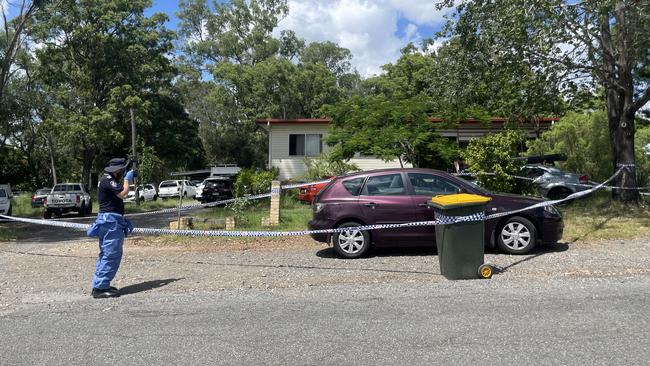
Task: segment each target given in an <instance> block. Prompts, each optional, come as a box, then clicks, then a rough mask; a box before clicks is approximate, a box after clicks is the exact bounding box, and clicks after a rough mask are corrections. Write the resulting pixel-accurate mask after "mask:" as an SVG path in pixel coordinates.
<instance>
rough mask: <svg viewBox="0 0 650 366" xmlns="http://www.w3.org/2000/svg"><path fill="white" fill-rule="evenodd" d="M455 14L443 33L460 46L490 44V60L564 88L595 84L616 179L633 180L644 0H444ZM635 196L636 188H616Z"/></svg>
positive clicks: (647, 34)
mask: <svg viewBox="0 0 650 366" xmlns="http://www.w3.org/2000/svg"><path fill="white" fill-rule="evenodd" d="M453 4H456V5H457V7H456V10H457V14H456V15H457V16H456V17H455V18H453V19H452V20H451V21H450V23H449V24H448V28H447V30H448V33H447V34H448V35H449V36H452V37H457V38H458V39H460V40H461V42H463V43H464V45H463V47H465V48H466V49H471V48H472V47H478V48H480V49H487V50H490V52H489V53H487V54H485V56H486V57H489V58H490V59H491V61H492V62H493V63H494V64H496V65H511V64H513V63H517V62H523V63H525V64H528V65H530V66H531V67H532V68H534V69H536V70H541V71H542V72H543V73H544V74H545V75H546V76H547V79H549V80H552V81H553V82H561V83H562V85H563V87H564V89H565V90H567V91H573V90H577V89H579V88H580V87H585V88H589V87H591V83H593V84H595V85H596V86H597V87H599V88H602V90H603V91H604V95H605V100H606V107H607V120H608V128H609V142H610V147H611V150H612V157H613V166H614V169H615V170H617V169H618V167H619V166H620V165H625V166H626V169H625V170H623V172H622V174H621V175H619V176H618V178H617V185H619V186H622V187H626V188H632V187H635V186H636V169H635V167H634V164H635V154H634V135H635V123H634V122H635V115H636V113H637V112H638V111H639V109H640V108H642V107H643V106H644V105H645V104H646V103H647V102H648V100H650V86H649V85H650V84H649V83H648V81H649V76H650V75H648V72H647V70H648V62H647V57H648V54H649V53H648V52H650V21H648V14H649V13H650V2H648V1H633V0H585V1H578V2H567V1H565V0H498V1H469V0H467V1H465V0H464V1H460V2H458V1H456V2H453V1H451V0H446V1H445V2H444V4H443V5H447V6H451V5H453ZM615 197H616V198H617V199H619V200H621V201H622V202H637V201H638V200H639V194H638V191H636V190H620V191H615Z"/></svg>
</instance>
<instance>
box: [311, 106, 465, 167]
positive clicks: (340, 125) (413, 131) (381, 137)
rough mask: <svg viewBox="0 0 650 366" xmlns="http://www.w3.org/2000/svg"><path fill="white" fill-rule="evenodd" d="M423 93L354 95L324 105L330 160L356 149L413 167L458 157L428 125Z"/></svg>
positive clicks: (345, 156)
mask: <svg viewBox="0 0 650 366" xmlns="http://www.w3.org/2000/svg"><path fill="white" fill-rule="evenodd" d="M429 107H430V104H429V102H428V100H427V98H426V97H424V96H418V97H413V98H409V99H392V98H387V97H385V96H382V95H378V96H368V97H360V96H355V97H352V98H349V99H347V100H344V101H342V102H339V103H337V104H335V105H326V106H324V107H323V113H324V114H326V115H328V116H330V117H332V119H333V123H332V127H331V128H330V135H329V136H328V137H327V140H326V141H327V143H328V144H329V145H332V146H334V147H333V149H332V152H331V158H332V159H335V160H345V159H350V158H352V157H353V156H354V155H355V154H356V153H363V154H365V155H373V156H376V157H378V158H380V159H383V160H384V161H390V160H394V159H402V158H404V159H405V160H406V161H407V162H410V163H412V164H413V165H414V166H416V167H434V168H446V167H447V166H449V165H450V163H451V162H452V161H453V160H454V158H456V157H457V156H458V147H457V146H456V144H455V143H452V142H450V141H448V140H447V139H444V138H442V137H441V136H440V135H439V134H438V133H437V132H436V129H435V126H434V124H433V123H431V121H430V119H429V116H428V114H427V112H428V111H429Z"/></svg>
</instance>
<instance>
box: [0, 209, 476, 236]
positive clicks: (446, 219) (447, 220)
mask: <svg viewBox="0 0 650 366" xmlns="http://www.w3.org/2000/svg"><path fill="white" fill-rule="evenodd" d="M0 218H3V219H8V220H12V221H17V222H22V223H28V224H36V225H47V226H54V227H62V228H68V229H75V230H88V228H89V227H90V226H91V225H90V224H77V223H74V222H66V221H54V220H44V219H29V218H25V217H14V216H6V215H0ZM484 219H485V214H484V213H483V212H479V213H476V214H472V215H467V216H444V215H437V216H436V220H433V221H415V222H406V223H400V224H378V225H360V226H355V227H344V228H334V229H320V230H300V231H226V230H174V229H156V228H137V227H136V228H134V229H133V231H132V233H134V234H142V235H174V236H192V237H213V236H225V237H279V236H303V235H311V234H333V233H341V232H346V231H369V230H380V229H397V228H404V227H418V226H435V225H451V224H457V223H461V222H472V221H483V220H484Z"/></svg>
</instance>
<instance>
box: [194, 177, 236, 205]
mask: <svg viewBox="0 0 650 366" xmlns="http://www.w3.org/2000/svg"><path fill="white" fill-rule="evenodd" d="M201 185H202V186H203V190H202V192H201V196H200V198H197V199H198V200H199V201H201V203H206V202H215V201H221V200H228V199H231V198H232V197H233V194H232V182H231V180H230V179H229V178H225V177H212V178H207V179H205V180H204V181H203V182H202V183H201ZM197 197H199V196H198V195H197Z"/></svg>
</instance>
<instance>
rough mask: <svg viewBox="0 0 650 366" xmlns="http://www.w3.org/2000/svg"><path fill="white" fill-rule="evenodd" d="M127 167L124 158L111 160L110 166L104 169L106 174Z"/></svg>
mask: <svg viewBox="0 0 650 366" xmlns="http://www.w3.org/2000/svg"><path fill="white" fill-rule="evenodd" d="M126 165H127V161H126V159H124V158H115V159H111V161H109V162H108V166H107V167H106V168H104V171H105V172H106V173H115V172H117V171H119V170H122V169H125V168H126Z"/></svg>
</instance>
